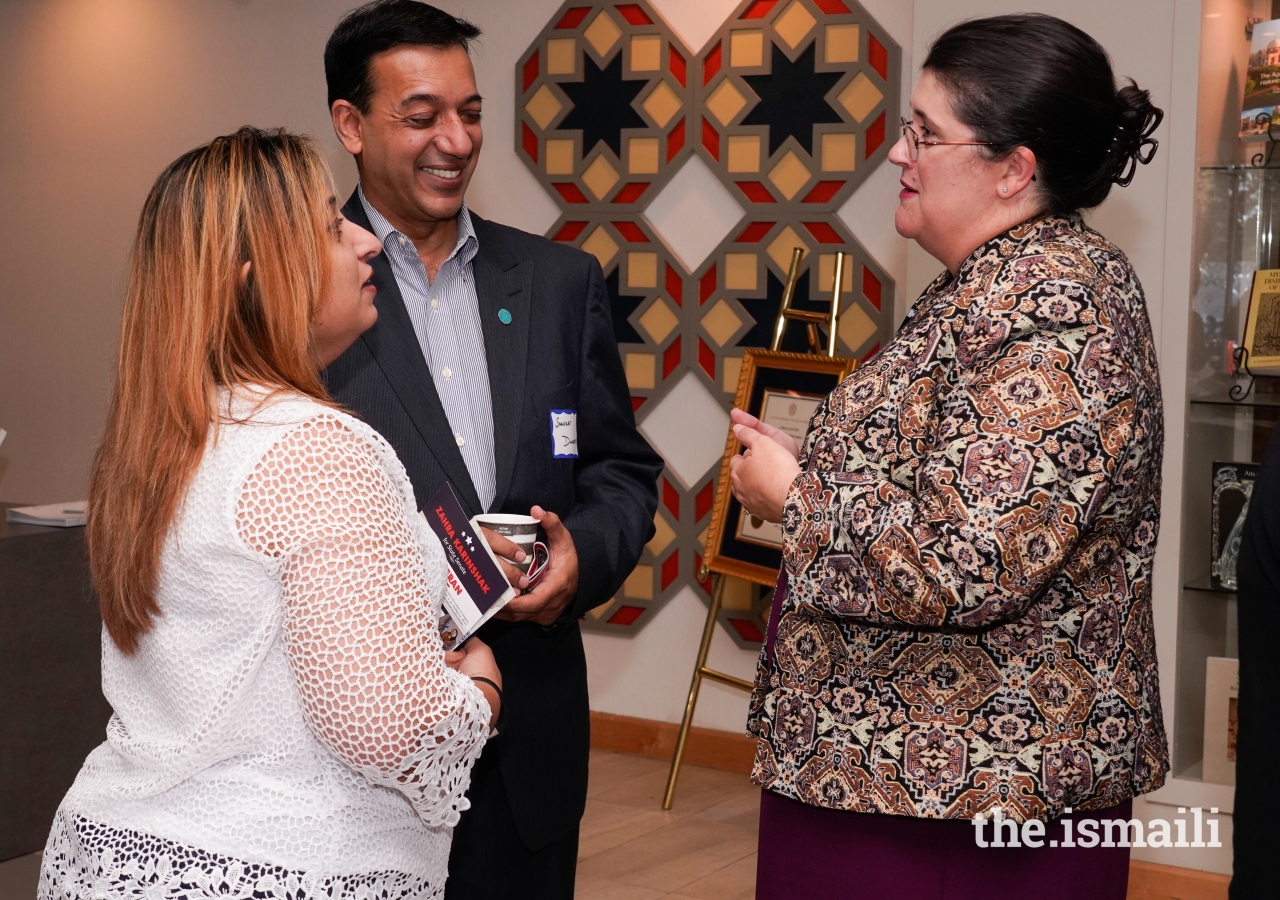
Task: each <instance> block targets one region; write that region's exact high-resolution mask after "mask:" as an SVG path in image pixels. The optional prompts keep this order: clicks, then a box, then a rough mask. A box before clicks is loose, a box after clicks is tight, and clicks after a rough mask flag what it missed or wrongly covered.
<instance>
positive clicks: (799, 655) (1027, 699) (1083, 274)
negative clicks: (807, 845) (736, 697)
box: [748, 217, 1169, 821]
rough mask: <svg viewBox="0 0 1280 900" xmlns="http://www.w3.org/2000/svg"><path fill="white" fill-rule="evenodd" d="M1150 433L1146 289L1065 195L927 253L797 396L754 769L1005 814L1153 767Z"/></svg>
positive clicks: (874, 796) (874, 798)
mask: <svg viewBox="0 0 1280 900" xmlns="http://www.w3.org/2000/svg"><path fill="white" fill-rule="evenodd" d="M1162 440H1163V437H1162V415H1161V400H1160V387H1159V380H1158V375H1157V369H1156V358H1155V349H1154V345H1153V343H1152V337H1151V327H1150V323H1149V321H1148V318H1147V311H1146V303H1145V300H1144V298H1143V294H1142V288H1141V286H1140V285H1139V283H1138V280H1137V277H1136V276H1135V275H1134V272H1133V269H1132V267H1131V266H1130V265H1129V262H1128V260H1127V259H1126V258H1125V257H1124V255H1123V254H1122V253H1121V252H1120V251H1119V250H1118V249H1117V248H1116V247H1115V246H1113V245H1112V244H1111V243H1109V242H1108V241H1107V240H1106V239H1105V238H1103V237H1102V236H1101V235H1100V234H1098V233H1097V232H1095V231H1093V230H1091V229H1089V228H1087V227H1086V226H1085V225H1084V224H1083V222H1082V221H1081V220H1080V219H1079V218H1076V217H1069V218H1042V219H1038V220H1033V221H1031V222H1028V223H1025V224H1023V225H1020V226H1018V227H1017V228H1014V229H1013V230H1011V231H1009V232H1006V233H1005V234H1002V235H1000V236H998V237H996V238H994V239H993V240H991V241H989V242H988V243H986V244H984V245H983V246H981V247H979V248H978V249H977V250H976V251H974V253H973V254H972V255H971V256H970V257H969V258H968V260H966V261H965V263H964V264H963V265H962V267H961V268H960V270H959V272H958V273H957V274H956V275H955V277H951V276H950V275H949V274H947V273H944V274H943V275H942V276H941V277H939V278H938V279H937V280H936V281H935V282H934V283H933V284H932V285H930V287H929V288H928V289H927V290H926V291H925V292H924V294H923V295H921V297H920V298H919V300H917V301H916V303H915V306H914V308H913V309H912V311H911V313H909V314H908V318H907V319H906V321H905V322H904V323H903V325H902V327H901V328H900V329H899V331H898V334H897V335H896V336H895V338H894V339H893V341H892V342H891V343H890V344H889V345H888V346H886V347H885V349H884V350H882V351H881V352H880V354H879V355H878V356H876V357H875V358H874V359H872V360H871V361H870V362H869V363H868V364H867V365H865V366H864V367H862V368H860V369H859V370H858V371H856V372H854V373H853V374H852V375H851V376H850V377H849V378H848V379H847V380H846V381H845V382H844V383H843V384H841V385H840V387H838V388H837V389H836V390H835V391H834V392H832V394H831V395H830V396H829V397H827V399H826V401H825V402H824V403H823V404H822V405H821V406H820V407H819V408H818V410H817V411H816V412H815V413H814V417H813V421H812V427H811V430H810V432H809V436H808V438H807V439H806V441H805V445H804V447H803V448H802V450H801V462H802V464H803V465H804V473H803V474H802V475H800V476H799V477H798V478H797V479H796V480H795V482H794V483H793V484H792V486H791V489H790V492H789V493H788V496H787V501H786V504H785V508H784V514H783V515H784V519H783V530H784V534H785V541H786V543H785V548H784V553H783V558H784V564H785V566H786V573H787V576H788V581H789V588H788V591H787V596H786V598H785V600H784V601H783V603H782V604H781V606H780V609H779V618H778V621H777V623H776V625H777V638H776V641H775V643H774V645H773V648H772V651H771V652H770V650H769V649H768V648H766V651H765V652H764V653H762V655H761V661H760V668H759V672H758V675H757V679H756V687H755V692H754V694H753V696H752V701H751V713H750V720H749V725H748V730H749V732H750V733H751V734H753V735H755V736H756V737H758V738H760V739H761V740H760V741H759V742H758V750H757V756H756V763H755V769H754V773H753V779H754V780H755V782H756V783H757V784H759V785H761V786H762V787H764V788H766V789H768V790H770V791H774V792H776V793H778V794H782V795H784V796H787V797H791V798H794V799H796V800H800V801H803V802H805V803H809V804H812V805H815V806H823V807H829V808H834V809H846V810H855V811H858V812H875V813H885V814H890V815H900V816H915V817H923V818H951V819H968V818H972V817H973V816H975V815H977V814H978V813H987V814H990V812H991V811H992V809H993V808H994V807H999V808H1001V809H1002V810H1003V812H1004V814H1005V815H1006V816H1008V817H1012V818H1014V819H1017V820H1019V821H1024V820H1026V819H1048V818H1053V817H1055V816H1058V815H1060V814H1061V813H1062V811H1063V808H1064V807H1067V806H1071V807H1074V808H1075V809H1100V808H1105V807H1109V806H1115V805H1116V804H1119V803H1123V802H1124V801H1125V800H1127V799H1129V798H1130V797H1133V796H1134V795H1136V794H1141V793H1145V792H1147V791H1152V790H1155V789H1156V788H1158V787H1159V786H1160V785H1161V784H1162V783H1163V782H1164V777H1165V774H1166V772H1167V771H1168V768H1169V763H1168V749H1167V744H1166V740H1165V732H1164V724H1163V721H1162V717H1161V711H1160V696H1159V678H1158V676H1157V672H1156V656H1155V639H1154V630H1153V625H1152V614H1151V565H1152V560H1153V558H1154V555H1155V543H1156V532H1157V528H1158V525H1159V497H1160V456H1161V448H1162Z"/></svg>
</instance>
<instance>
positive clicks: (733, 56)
mask: <svg viewBox="0 0 1280 900" xmlns="http://www.w3.org/2000/svg"><path fill="white" fill-rule="evenodd" d="M729 65H731V66H733V67H735V68H745V67H747V66H762V65H764V32H763V31H761V30H760V29H755V30H754V31H730V32H729Z"/></svg>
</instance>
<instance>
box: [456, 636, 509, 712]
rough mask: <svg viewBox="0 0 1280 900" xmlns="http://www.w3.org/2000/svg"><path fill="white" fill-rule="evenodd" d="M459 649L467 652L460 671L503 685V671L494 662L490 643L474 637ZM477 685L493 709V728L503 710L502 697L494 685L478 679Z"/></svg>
mask: <svg viewBox="0 0 1280 900" xmlns="http://www.w3.org/2000/svg"><path fill="white" fill-rule="evenodd" d="M458 649H459V650H460V651H461V652H463V653H465V654H466V656H465V657H463V659H462V660H461V661H460V662H459V663H458V671H459V672H461V673H462V674H463V675H466V676H467V677H468V678H476V677H480V678H488V679H489V680H490V681H492V682H493V683H494V684H496V685H497V686H498V687H502V673H501V672H499V671H498V664H497V663H496V662H494V659H493V651H492V650H490V649H489V645H488V644H486V643H485V642H484V641H482V640H480V638H476V637H473V638H471V639H470V640H469V641H467V642H466V643H465V644H463V645H462V646H461V647H459V648H458ZM475 685H476V687H478V688H480V691H481V693H483V694H484V699H485V700H487V701H489V709H490V711H491V714H490V716H489V727H490V728H492V727H493V723H494V722H496V721H498V713H500V712H501V711H502V698H501V697H500V696H499V695H498V692H497V691H495V690H494V689H493V687H492V686H490V685H487V684H485V683H484V682H483V681H477V682H475Z"/></svg>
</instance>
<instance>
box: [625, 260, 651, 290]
mask: <svg viewBox="0 0 1280 900" xmlns="http://www.w3.org/2000/svg"><path fill="white" fill-rule="evenodd" d="M657 286H658V254H656V253H650V252H647V251H646V252H643V253H628V254H627V287H639V288H653V287H657Z"/></svg>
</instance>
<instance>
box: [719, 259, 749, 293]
mask: <svg viewBox="0 0 1280 900" xmlns="http://www.w3.org/2000/svg"><path fill="white" fill-rule="evenodd" d="M756 271H757V267H756V255H755V254H754V253H726V254H725V255H724V287H725V290H727V291H754V290H755V289H756V284H757V281H756Z"/></svg>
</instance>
